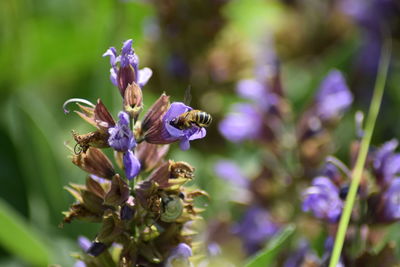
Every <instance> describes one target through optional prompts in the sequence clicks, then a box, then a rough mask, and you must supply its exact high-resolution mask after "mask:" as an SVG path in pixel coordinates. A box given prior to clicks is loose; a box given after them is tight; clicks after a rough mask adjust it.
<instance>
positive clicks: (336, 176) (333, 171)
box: [322, 162, 341, 182]
mask: <svg viewBox="0 0 400 267" xmlns="http://www.w3.org/2000/svg"><path fill="white" fill-rule="evenodd" d="M322 176H326V177H328V178H329V179H331V180H332V181H334V182H339V181H340V177H341V175H340V171H339V169H338V168H337V167H336V166H335V164H333V163H331V162H327V163H326V164H325V166H324V167H323V169H322Z"/></svg>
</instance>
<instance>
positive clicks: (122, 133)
mask: <svg viewBox="0 0 400 267" xmlns="http://www.w3.org/2000/svg"><path fill="white" fill-rule="evenodd" d="M118 117H119V121H118V123H117V125H115V126H114V127H110V128H109V129H108V133H109V134H110V137H109V138H108V144H109V145H110V147H112V148H114V149H115V150H117V151H122V152H125V151H128V150H130V149H132V148H134V147H135V146H136V141H135V138H134V137H133V133H132V131H131V129H130V128H129V115H128V114H127V113H126V112H123V111H121V112H120V113H119V114H118Z"/></svg>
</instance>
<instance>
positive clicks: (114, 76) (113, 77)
mask: <svg viewBox="0 0 400 267" xmlns="http://www.w3.org/2000/svg"><path fill="white" fill-rule="evenodd" d="M110 81H111V82H112V84H114V85H115V86H118V82H117V72H116V71H115V69H114V68H111V69H110Z"/></svg>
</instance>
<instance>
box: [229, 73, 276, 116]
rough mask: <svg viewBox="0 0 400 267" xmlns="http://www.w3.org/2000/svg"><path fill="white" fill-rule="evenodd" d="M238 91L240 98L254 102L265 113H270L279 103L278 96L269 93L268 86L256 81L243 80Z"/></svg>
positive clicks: (237, 88) (238, 86)
mask: <svg viewBox="0 0 400 267" xmlns="http://www.w3.org/2000/svg"><path fill="white" fill-rule="evenodd" d="M236 91H237V93H238V95H239V96H241V97H243V98H246V99H249V100H252V101H254V103H256V104H257V105H258V106H259V107H260V108H261V109H262V110H263V111H269V110H270V108H271V107H273V106H277V105H278V103H279V98H278V96H277V95H275V94H273V93H271V92H269V90H268V87H266V85H264V84H263V83H261V82H259V81H257V80H254V79H247V80H241V81H240V82H239V83H238V85H237V87H236Z"/></svg>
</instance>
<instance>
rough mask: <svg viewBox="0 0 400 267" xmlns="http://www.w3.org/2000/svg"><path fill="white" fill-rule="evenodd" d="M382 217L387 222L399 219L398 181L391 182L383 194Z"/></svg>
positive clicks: (399, 190) (399, 185)
mask: <svg viewBox="0 0 400 267" xmlns="http://www.w3.org/2000/svg"><path fill="white" fill-rule="evenodd" d="M383 201H384V215H385V218H386V219H388V220H398V219H400V179H399V178H397V179H394V180H392V181H391V183H390V185H389V187H388V189H387V190H386V192H385V193H384V194H383Z"/></svg>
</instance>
